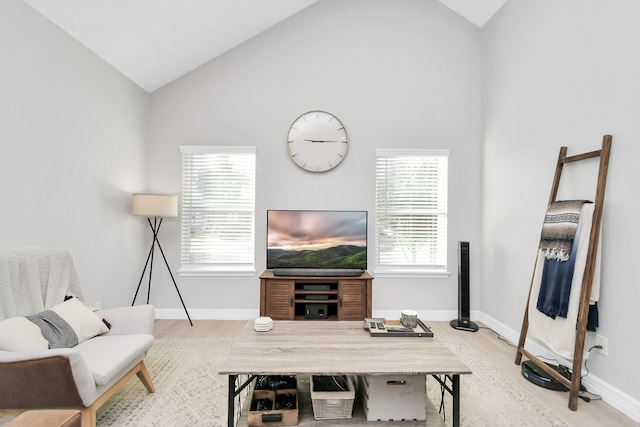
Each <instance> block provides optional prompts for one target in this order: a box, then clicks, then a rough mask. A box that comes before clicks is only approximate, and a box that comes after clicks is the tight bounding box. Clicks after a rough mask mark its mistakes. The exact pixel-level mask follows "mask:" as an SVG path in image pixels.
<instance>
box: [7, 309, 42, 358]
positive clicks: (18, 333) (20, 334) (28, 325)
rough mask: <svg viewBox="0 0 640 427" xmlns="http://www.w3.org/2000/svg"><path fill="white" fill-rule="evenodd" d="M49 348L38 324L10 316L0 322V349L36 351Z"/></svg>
mask: <svg viewBox="0 0 640 427" xmlns="http://www.w3.org/2000/svg"><path fill="white" fill-rule="evenodd" d="M48 348H49V342H48V341H47V340H45V339H44V337H43V336H42V332H41V331H40V328H39V327H38V325H36V324H35V323H33V322H30V321H29V320H27V319H26V318H24V317H12V318H10V319H6V320H3V321H1V322H0V350H5V351H37V350H46V349H48Z"/></svg>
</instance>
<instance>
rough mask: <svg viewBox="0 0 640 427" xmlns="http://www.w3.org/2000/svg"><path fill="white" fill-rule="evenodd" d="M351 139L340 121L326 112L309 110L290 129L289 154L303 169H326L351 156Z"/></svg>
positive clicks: (311, 170)
mask: <svg viewBox="0 0 640 427" xmlns="http://www.w3.org/2000/svg"><path fill="white" fill-rule="evenodd" d="M348 148H349V139H348V137H347V130H346V129H345V128H344V125H343V124H342V122H340V120H339V119H338V118H337V117H336V116H334V115H333V114H331V113H327V112H326V111H309V112H307V113H304V114H302V115H301V116H300V117H298V118H297V119H296V120H295V121H294V122H293V124H292V125H291V128H290V129H289V137H288V139H287V149H288V150H289V157H291V160H293V162H294V163H295V164H296V165H298V166H300V167H301V168H302V169H304V170H307V171H310V172H325V171H328V170H330V169H333V168H335V167H336V166H338V165H339V164H340V162H342V160H343V159H344V158H345V156H346V155H347V150H348Z"/></svg>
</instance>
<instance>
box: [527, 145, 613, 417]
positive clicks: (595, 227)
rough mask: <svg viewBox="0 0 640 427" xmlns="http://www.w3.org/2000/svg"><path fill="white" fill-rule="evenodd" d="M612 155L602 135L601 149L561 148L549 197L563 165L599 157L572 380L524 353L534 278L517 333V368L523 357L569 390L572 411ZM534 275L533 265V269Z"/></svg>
mask: <svg viewBox="0 0 640 427" xmlns="http://www.w3.org/2000/svg"><path fill="white" fill-rule="evenodd" d="M610 152H611V135H604V137H603V139H602V148H601V149H600V150H596V151H591V152H588V153H583V154H578V155H575V156H569V157H567V147H560V154H559V155H558V163H557V165H556V172H555V176H554V178H553V184H552V187H551V196H550V197H549V206H551V204H552V203H554V202H555V201H556V196H557V195H558V187H559V186H560V177H561V175H562V168H563V166H564V164H565V163H572V162H577V161H580V160H585V159H590V158H593V157H600V168H599V172H598V182H597V186H596V198H595V202H594V204H595V206H594V212H593V224H592V226H591V234H590V236H589V247H588V251H587V259H586V265H585V271H584V277H583V279H582V290H581V294H580V309H579V311H578V321H577V326H576V341H575V348H574V352H573V369H572V373H571V380H568V379H567V378H565V377H564V376H562V375H561V374H560V373H558V372H556V371H555V370H554V369H553V368H551V367H549V366H548V365H547V364H546V363H544V362H543V361H542V360H540V359H539V358H537V357H536V356H534V355H533V354H531V353H530V352H529V351H527V350H525V348H524V344H525V340H526V338H527V330H528V328H529V304H530V303H531V289H532V287H533V277H532V278H531V285H530V287H529V296H528V297H527V306H526V307H525V311H524V319H523V320H522V329H521V331H520V341H519V342H518V349H517V350H516V360H515V363H516V365H519V364H520V362H521V361H522V355H525V356H526V357H527V358H529V359H530V360H531V361H532V362H533V363H535V364H536V365H537V366H538V367H539V368H541V369H542V370H544V371H545V372H546V373H547V374H549V375H551V376H552V377H553V378H555V379H556V380H558V381H559V382H560V383H562V384H563V385H564V386H565V387H567V388H568V389H569V409H571V410H572V411H575V410H577V409H578V397H579V396H580V380H581V368H582V354H583V351H584V341H585V334H586V331H587V318H588V315H589V299H590V296H591V285H592V283H593V275H594V271H595V267H596V255H597V251H598V240H599V239H600V227H601V224H602V208H603V204H604V192H605V187H606V184H607V171H608V167H609V153H610ZM534 272H535V266H534ZM536 297H537V296H534V298H536ZM534 303H535V302H534Z"/></svg>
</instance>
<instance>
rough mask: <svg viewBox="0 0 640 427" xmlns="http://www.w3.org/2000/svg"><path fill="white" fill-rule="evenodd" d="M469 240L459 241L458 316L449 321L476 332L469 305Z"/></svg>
mask: <svg viewBox="0 0 640 427" xmlns="http://www.w3.org/2000/svg"><path fill="white" fill-rule="evenodd" d="M469 299H470V292H469V242H458V318H457V319H453V320H452V321H451V322H449V325H451V327H452V328H455V329H460V330H463V331H469V332H476V331H478V329H479V328H478V325H476V324H475V323H473V322H472V321H471V315H470V311H471V310H470V307H469V305H470V304H469Z"/></svg>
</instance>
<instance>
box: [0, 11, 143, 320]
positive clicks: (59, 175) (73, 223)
mask: <svg viewBox="0 0 640 427" xmlns="http://www.w3.org/2000/svg"><path fill="white" fill-rule="evenodd" d="M0 64H2V65H1V66H0V147H1V148H0V183H1V184H0V187H1V188H2V191H1V193H2V200H3V202H2V212H1V213H0V218H1V219H0V227H1V229H0V246H1V247H14V246H64V247H68V248H70V249H71V251H72V253H73V255H74V259H75V263H76V267H77V269H78V272H79V275H80V280H81V281H82V283H83V285H84V289H85V296H86V297H87V300H88V302H90V303H93V302H96V301H102V305H103V307H105V308H106V307H114V306H121V305H127V304H130V303H131V299H132V298H133V292H134V291H135V285H136V284H137V281H138V278H139V275H140V270H141V269H142V263H143V261H144V259H143V255H144V254H143V252H144V248H143V241H142V238H143V236H144V235H145V234H144V233H145V232H146V230H145V229H144V224H142V223H141V222H140V221H139V220H138V219H137V218H133V217H132V216H131V215H130V214H129V212H130V197H131V196H130V193H131V192H132V191H140V190H143V189H144V167H145V162H144V154H145V145H144V143H145V137H146V131H147V129H146V125H147V120H148V114H147V113H148V95H147V94H146V93H144V91H142V90H141V89H140V88H138V87H137V86H135V85H134V84H133V83H131V82H130V81H129V80H128V79H126V78H124V77H123V76H122V75H121V74H120V73H118V72H116V71H115V70H114V69H113V68H112V67H110V66H108V65H107V64H105V63H104V62H103V61H101V60H100V59H98V57H97V56H95V55H94V54H93V53H91V52H90V51H89V50H88V49H86V48H85V47H84V46H82V45H80V44H79V43H78V42H76V41H75V40H73V39H72V38H71V37H69V36H68V35H67V34H66V33H64V32H63V31H62V30H60V28H58V27H57V26H55V25H53V24H52V23H51V22H50V21H48V20H46V19H45V18H43V17H42V16H41V15H40V14H39V13H37V12H35V11H34V10H33V9H31V7H29V6H28V5H26V4H25V3H24V2H22V1H19V0H3V1H2V2H0Z"/></svg>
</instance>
